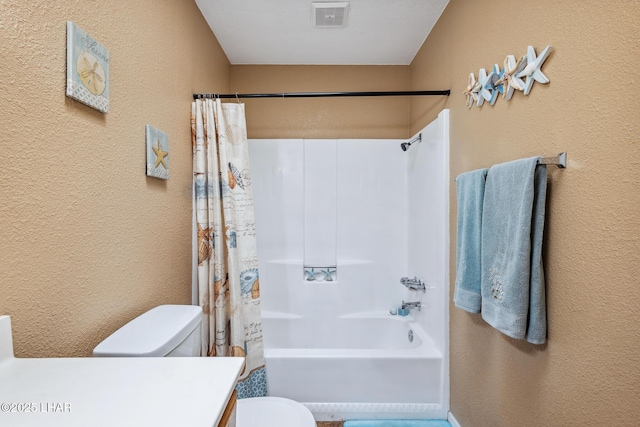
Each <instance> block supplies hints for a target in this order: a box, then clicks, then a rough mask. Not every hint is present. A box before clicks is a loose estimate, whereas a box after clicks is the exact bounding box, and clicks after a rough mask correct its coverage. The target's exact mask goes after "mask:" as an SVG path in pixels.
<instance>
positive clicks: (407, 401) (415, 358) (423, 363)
mask: <svg viewBox="0 0 640 427" xmlns="http://www.w3.org/2000/svg"><path fill="white" fill-rule="evenodd" d="M262 316H263V320H262V321H263V325H262V326H263V334H264V346H265V359H266V366H267V381H268V385H269V394H271V395H273V396H282V397H287V398H290V399H294V400H296V401H298V402H302V403H303V404H305V405H306V406H307V407H308V408H309V409H310V410H311V411H312V412H313V414H314V417H315V418H316V419H317V420H319V421H330V420H335V419H356V418H360V419H375V418H382V419H408V418H414V419H416V418H421V419H424V418H446V410H443V405H442V401H443V400H442V399H443V396H442V390H443V387H442V384H443V381H444V378H443V356H442V352H441V351H440V350H439V349H437V348H436V346H435V345H434V343H433V341H432V339H431V338H430V337H429V336H428V335H427V334H426V333H425V331H424V330H423V329H422V328H421V327H420V325H419V324H418V323H416V322H415V321H413V319H412V317H410V316H407V317H400V316H392V315H390V314H387V313H377V312H376V313H354V314H347V315H341V316H335V317H329V318H327V319H321V320H319V319H317V318H309V317H304V316H301V315H296V314H289V313H277V312H263V314H262ZM318 325H320V326H318ZM410 337H411V338H410Z"/></svg>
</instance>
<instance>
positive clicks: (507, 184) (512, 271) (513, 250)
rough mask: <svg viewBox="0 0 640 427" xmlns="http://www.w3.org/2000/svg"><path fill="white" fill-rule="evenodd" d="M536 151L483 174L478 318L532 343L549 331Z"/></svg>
mask: <svg viewBox="0 0 640 427" xmlns="http://www.w3.org/2000/svg"><path fill="white" fill-rule="evenodd" d="M538 159H539V157H532V158H529V159H522V160H516V161H513V162H508V163H502V164H500V165H495V166H493V167H492V168H491V169H489V172H488V174H487V182H486V185H485V193H484V208H483V213H482V285H481V287H482V318H483V319H484V320H485V321H486V322H487V323H489V324H490V325H491V326H493V327H494V328H496V329H498V330H499V331H500V332H502V333H504V334H506V335H508V336H510V337H512V338H516V339H523V338H524V339H526V340H527V341H529V342H530V343H533V344H543V343H544V342H545V339H546V333H547V319H546V305H545V283H544V273H543V269H542V234H543V231H544V215H545V199H546V190H547V169H546V166H540V167H538V168H536V164H537V161H538Z"/></svg>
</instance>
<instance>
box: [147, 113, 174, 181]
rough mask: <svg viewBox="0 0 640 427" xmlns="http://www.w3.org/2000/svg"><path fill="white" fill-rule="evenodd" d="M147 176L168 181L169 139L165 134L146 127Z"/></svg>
mask: <svg viewBox="0 0 640 427" xmlns="http://www.w3.org/2000/svg"><path fill="white" fill-rule="evenodd" d="M146 140H147V176H151V177H154V178H160V179H169V137H168V136H167V134H166V133H164V132H162V131H161V130H158V129H156V128H154V127H153V126H151V125H147V126H146Z"/></svg>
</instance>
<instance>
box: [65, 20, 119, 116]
mask: <svg viewBox="0 0 640 427" xmlns="http://www.w3.org/2000/svg"><path fill="white" fill-rule="evenodd" d="M110 77H111V76H110V75H109V51H108V50H107V48H105V47H104V46H102V45H101V44H100V43H98V42H97V41H96V40H95V39H94V38H93V37H91V36H90V35H89V34H87V33H86V32H85V31H84V30H82V28H80V27H78V26H77V25H76V24H74V23H73V22H71V21H67V96H68V97H70V98H73V99H76V100H78V101H80V102H82V103H83V104H85V105H88V106H89V107H91V108H95V109H96V110H98V111H101V112H103V113H108V112H109V86H110Z"/></svg>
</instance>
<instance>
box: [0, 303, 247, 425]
mask: <svg viewBox="0 0 640 427" xmlns="http://www.w3.org/2000/svg"><path fill="white" fill-rule="evenodd" d="M0 349H2V352H1V354H0V385H1V386H0V404H2V405H3V406H2V410H1V411H0V425H2V426H12V427H27V426H34V427H36V426H37V427H40V426H48V427H57V426H60V427H74V426H78V427H80V426H82V427H85V426H147V425H149V426H151V425H152V426H167V427H169V426H180V425H184V426H187V425H188V426H192V427H197V426H202V427H205V426H207V427H211V426H217V425H218V422H219V421H220V419H221V416H222V414H223V411H224V409H225V407H226V405H227V402H228V401H229V399H230V398H231V395H232V393H233V390H234V386H235V384H236V380H237V378H238V376H239V374H240V371H241V370H242V367H243V365H244V359H243V358H239V357H228V358H214V357H166V358H163V357H158V358H140V357H136V358H126V357H123V358H120V357H107V358H103V357H100V358H98V357H87V358H45V359H20V358H14V357H13V346H12V342H11V326H10V320H9V316H0ZM7 349H11V350H10V351H7Z"/></svg>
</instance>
